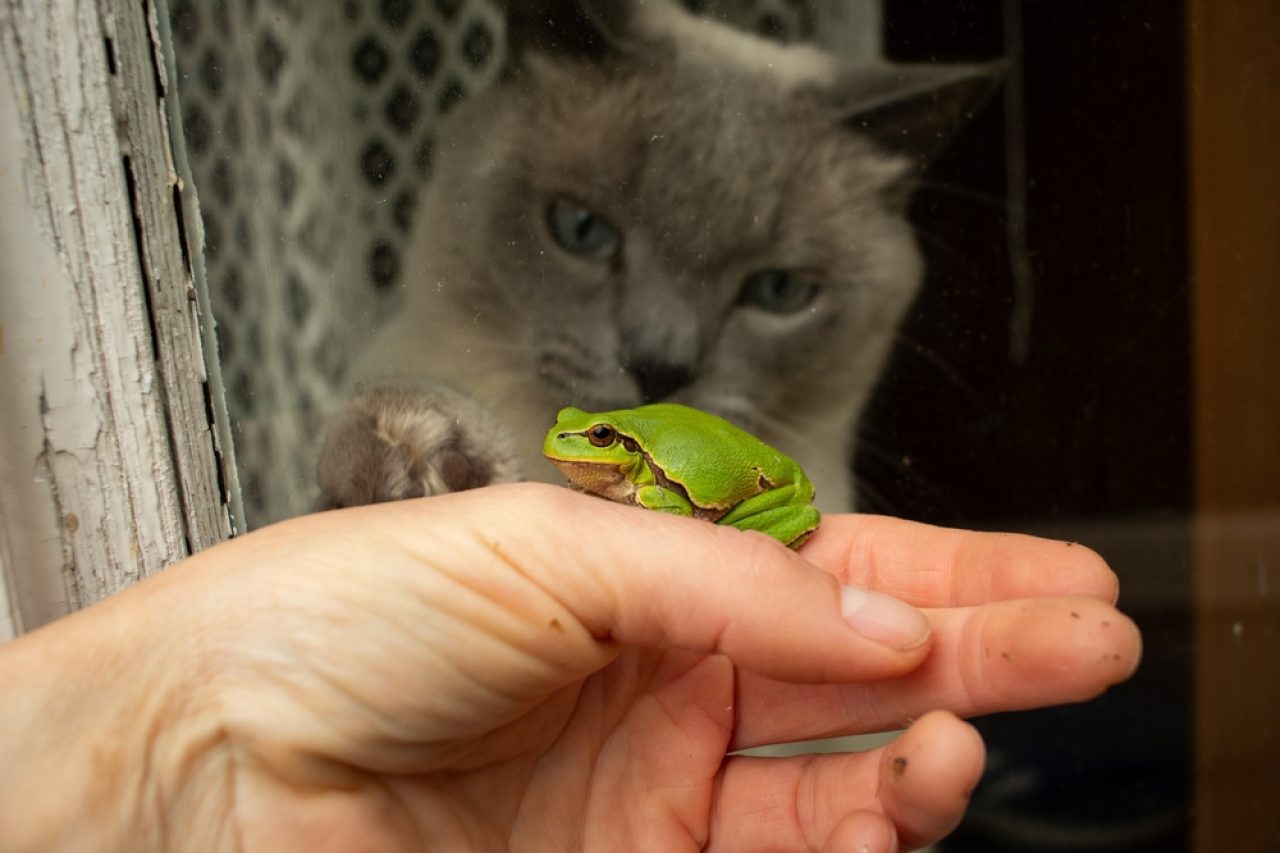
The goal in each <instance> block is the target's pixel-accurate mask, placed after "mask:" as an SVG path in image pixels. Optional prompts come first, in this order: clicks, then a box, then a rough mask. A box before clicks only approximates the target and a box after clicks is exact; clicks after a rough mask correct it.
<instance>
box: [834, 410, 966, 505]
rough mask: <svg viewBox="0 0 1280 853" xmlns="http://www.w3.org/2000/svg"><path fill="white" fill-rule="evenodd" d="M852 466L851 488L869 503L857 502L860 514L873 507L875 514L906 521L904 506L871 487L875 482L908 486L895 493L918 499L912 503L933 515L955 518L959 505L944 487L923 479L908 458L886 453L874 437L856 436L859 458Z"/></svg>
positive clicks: (907, 456)
mask: <svg viewBox="0 0 1280 853" xmlns="http://www.w3.org/2000/svg"><path fill="white" fill-rule="evenodd" d="M855 462H856V468H855V477H854V488H855V489H856V492H857V494H858V496H859V497H862V496H863V495H866V496H867V497H869V498H870V499H871V503H870V504H868V505H863V504H862V503H861V502H859V504H858V510H859V512H866V511H868V510H869V508H870V507H872V506H874V507H875V509H876V511H877V512H883V513H885V514H886V515H896V516H899V517H905V516H906V515H907V514H908V513H907V512H906V507H905V506H901V505H895V502H894V501H893V500H891V499H890V498H889V497H888V495H887V494H886V493H885V492H884V491H883V490H881V489H880V488H879V487H877V486H875V485H874V482H875V481H876V480H880V481H884V480H885V479H888V480H889V481H890V482H894V481H898V482H900V483H903V484H904V485H906V486H908V487H909V488H906V489H904V488H898V489H897V490H896V491H898V492H904V493H905V492H908V491H909V492H910V493H912V494H915V495H919V496H920V498H918V499H917V500H916V501H915V503H917V504H920V505H924V506H929V505H932V509H933V511H934V512H935V513H940V514H941V515H943V516H948V515H954V514H956V513H957V512H958V510H959V507H958V505H957V504H956V503H955V501H954V500H952V499H951V498H950V497H949V493H948V491H947V490H946V489H945V488H944V487H943V485H944V484H942V483H939V482H937V481H936V480H933V479H932V478H929V477H926V476H924V475H922V474H921V472H920V469H919V468H918V467H915V466H914V465H913V461H912V460H911V458H910V455H909V454H903V453H899V452H892V451H889V450H886V449H885V448H884V447H883V446H881V445H879V444H878V443H877V442H876V441H875V439H874V437H868V436H867V435H866V432H865V430H864V431H863V434H862V435H860V436H859V441H858V455H857V458H856V460H855Z"/></svg>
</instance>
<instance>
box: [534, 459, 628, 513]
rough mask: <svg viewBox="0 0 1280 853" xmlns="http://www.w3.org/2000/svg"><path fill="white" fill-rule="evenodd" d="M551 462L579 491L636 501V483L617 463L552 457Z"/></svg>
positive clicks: (626, 501)
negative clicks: (604, 463)
mask: <svg viewBox="0 0 1280 853" xmlns="http://www.w3.org/2000/svg"><path fill="white" fill-rule="evenodd" d="M551 462H552V464H554V465H555V466H556V467H557V468H559V469H560V471H561V473H563V474H564V475H565V477H566V478H567V479H568V480H569V485H570V486H572V487H573V488H574V489H577V490H578V491H582V492H587V493H588V494H592V495H599V496H600V497H602V498H608V499H609V500H611V501H617V502H618V503H624V504H634V503H635V502H636V500H635V495H636V484H635V483H633V482H631V481H630V480H628V479H627V478H626V477H625V476H624V475H623V473H622V470H621V469H620V468H619V467H618V466H617V465H602V464H600V463H598V462H571V461H569V460H566V459H552V460H551Z"/></svg>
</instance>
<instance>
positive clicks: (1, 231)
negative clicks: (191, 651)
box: [0, 0, 230, 633]
mask: <svg viewBox="0 0 1280 853" xmlns="http://www.w3.org/2000/svg"><path fill="white" fill-rule="evenodd" d="M147 7H149V4H147ZM147 7H144V6H140V5H139V4H135V3H131V2H127V0H99V2H97V3H83V2H75V0H10V2H7V3H6V4H4V6H3V7H0V56H2V58H3V62H2V63H0V74H2V76H0V164H4V165H3V166H0V281H3V283H4V286H3V287H0V318H3V319H4V325H5V329H6V331H5V345H4V349H3V351H2V352H0V526H2V528H0V532H2V533H3V538H0V543H3V549H0V570H3V571H4V574H5V584H4V586H3V590H4V598H3V600H2V601H0V604H4V614H5V615H6V617H7V621H4V622H0V631H3V630H4V626H5V625H9V626H11V628H10V633H12V632H13V631H17V630H22V629H27V630H29V629H31V628H33V627H36V626H37V625H40V624H43V623H44V622H47V621H50V620H51V619H53V618H56V617H58V616H60V615H62V614H64V613H66V612H68V611H69V610H71V609H75V608H76V607H80V606H83V605H85V604H88V603H92V602H93V601H96V600H98V599H99V598H102V597H104V596H106V595H110V594H111V593H113V592H115V591H117V590H119V589H120V588H122V587H124V586H126V585H128V584H130V583H132V582H134V581H136V580H138V579H139V578H142V577H145V576H147V575H149V574H152V573H153V572H156V571H159V570H160V569H161V568H163V567H164V566H166V565H169V564H170V563H172V562H174V561H176V560H177V559H180V558H181V557H182V556H184V555H185V554H186V553H187V551H188V549H189V548H200V547H204V546H205V545H208V544H212V543H213V542H216V541H218V540H220V539H221V538H224V537H225V536H226V535H228V534H229V532H230V525H229V520H228V518H227V511H226V508H225V507H224V506H223V503H222V500H221V496H220V495H218V492H217V462H216V457H215V454H214V448H213V446H212V443H211V439H210V431H209V424H208V423H207V420H206V415H205V401H204V396H203V386H202V384H201V383H202V382H203V380H204V378H205V365H204V363H203V360H202V356H201V350H200V335H199V327H200V326H199V324H200V320H199V317H198V316H197V314H196V309H195V307H194V305H193V304H192V303H191V300H190V299H189V298H188V295H187V294H188V291H189V290H190V289H191V287H192V284H191V277H190V271H189V270H187V269H186V268H185V266H184V264H183V259H182V253H181V249H180V246H179V240H178V236H177V235H178V226H177V215H178V212H177V211H176V210H175V209H174V197H173V185H172V184H171V183H170V177H171V175H172V174H173V158H172V157H171V156H170V153H169V140H168V136H167V129H166V115H165V111H166V108H167V107H166V104H165V103H164V101H163V100H162V99H161V98H160V97H158V93H157V92H156V90H155V78H156V76H157V72H156V69H155V67H154V64H153V61H154V57H155V56H157V55H159V53H162V51H160V50H159V48H158V47H157V44H156V41H155V32H156V28H155V21H154V18H152V19H151V20H148V19H147V17H146V15H147V13H148V8H147ZM100 10H105V12H103V13H102V15H101V17H100ZM150 11H151V13H152V14H154V10H153V9H151V10H150ZM107 39H109V40H110V42H111V43H112V44H113V45H114V46H115V54H116V59H117V63H116V65H117V68H116V73H114V74H113V73H111V72H110V71H109V69H108V64H107V62H106V55H105V49H106V48H105V45H106V43H107ZM159 76H160V77H161V78H162V79H163V78H164V77H165V73H164V71H163V70H161V71H160V72H159ZM125 153H127V155H128V158H129V159H128V161H127V162H126V161H125V160H124V156H123V155H124V154H125ZM127 173H128V174H129V175H131V177H132V182H131V183H130V181H129V180H127V179H126V174H127ZM135 223H140V225H141V235H142V236H141V240H139V237H138V234H137V230H136V229H135ZM140 250H141V254H140ZM148 295H149V296H150V301H151V307H152V308H154V310H155V311H156V316H155V317H152V316H151V314H150V313H149V310H148ZM174 306H178V307H179V310H174ZM183 308H185V311H184V310H182V309H183ZM166 309H168V310H166ZM153 341H154V342H155V343H154V344H153ZM153 347H154V348H155V349H153ZM155 350H158V352H159V359H158V360H157V358H156V356H155V355H154V352H155ZM215 408H216V406H215Z"/></svg>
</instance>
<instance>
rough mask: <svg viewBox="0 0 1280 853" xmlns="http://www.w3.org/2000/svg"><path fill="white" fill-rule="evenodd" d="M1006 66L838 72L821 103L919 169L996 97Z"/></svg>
mask: <svg viewBox="0 0 1280 853" xmlns="http://www.w3.org/2000/svg"><path fill="white" fill-rule="evenodd" d="M1005 67H1006V66H1005V64H1004V63H1002V62H994V63H987V64H981V65H959V64H956V65H891V64H881V65H874V66H864V67H860V68H855V69H848V70H846V71H845V72H844V73H842V74H841V75H840V77H839V79H838V81H837V83H836V85H835V86H834V87H832V88H831V89H829V90H828V91H827V92H826V95H825V100H827V101H828V103H830V104H831V105H832V107H834V108H835V109H837V110H838V111H839V116H840V118H841V120H842V121H844V123H845V124H846V125H847V126H848V127H849V128H851V129H853V130H854V131H856V132H858V133H861V134H862V135H864V136H868V137H870V138H871V139H872V140H874V141H875V142H876V143H877V144H879V145H880V146H882V147H883V148H885V149H887V150H888V151H891V152H893V153H896V154H901V155H906V156H907V157H908V158H910V159H911V160H913V161H915V162H916V163H917V164H918V165H923V164H925V163H927V162H929V161H930V160H932V159H933V158H934V157H935V156H936V155H937V154H938V153H939V152H940V151H941V150H942V149H943V148H945V147H946V145H947V143H948V142H950V141H951V138H952V136H954V135H955V133H956V131H957V130H959V128H960V127H962V126H963V125H964V123H965V122H966V121H968V120H969V119H971V118H972V117H973V116H974V114H975V113H976V112H977V111H978V110H979V109H980V108H981V107H982V106H983V105H984V104H985V102H986V101H987V100H989V99H990V98H991V97H992V95H994V94H995V92H996V90H997V89H998V88H999V85H1000V80H1001V78H1002V77H1003V76H1004V72H1005Z"/></svg>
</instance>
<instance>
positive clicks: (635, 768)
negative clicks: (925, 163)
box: [0, 485, 1139, 851]
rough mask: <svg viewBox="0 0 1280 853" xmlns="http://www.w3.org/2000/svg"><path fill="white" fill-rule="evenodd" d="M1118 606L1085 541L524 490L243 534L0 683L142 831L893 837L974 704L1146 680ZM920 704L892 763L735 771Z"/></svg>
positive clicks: (940, 808)
mask: <svg viewBox="0 0 1280 853" xmlns="http://www.w3.org/2000/svg"><path fill="white" fill-rule="evenodd" d="M815 567H817V568H815ZM842 583H852V584H861V585H865V586H866V587H868V588H870V589H872V590H879V591H881V592H887V593H890V594H892V595H894V596H897V597H899V598H901V599H903V600H904V601H907V602H910V603H912V604H915V605H918V606H920V607H923V608H926V611H925V613H926V614H927V623H926V621H925V619H924V618H923V617H922V616H920V615H919V614H918V613H915V612H914V611H912V610H911V609H910V608H907V607H905V606H903V605H901V604H898V603H897V602H894V601H893V600H891V599H888V598H886V597H885V596H882V595H877V594H871V595H870V596H866V595H863V594H860V593H857V592H849V593H843V592H842V589H841V584H842ZM1115 592H1116V584H1115V578H1114V576H1113V575H1112V574H1111V573H1110V571H1109V570H1108V569H1107V568H1106V566H1105V565H1104V564H1103V563H1102V561H1101V560H1099V559H1098V558H1097V557H1096V555H1094V554H1092V552H1090V551H1088V550H1087V549H1084V548H1081V547H1079V546H1074V547H1072V546H1068V545H1067V544H1066V543H1061V542H1048V541H1044V540H1037V539H1032V538H1029V537H1022V536H1012V535H1000V534H977V533H965V532H960V531H947V530H941V529H937V528H930V527H926V526H923V525H916V524H911V523H908V522H902V521H896V520H892V519H884V518H875V517H869V516H833V517H828V518H827V519H826V520H825V521H824V524H823V527H822V528H821V529H820V530H819V531H818V533H817V534H815V536H814V537H813V538H812V539H811V540H810V541H809V543H807V544H806V545H805V546H804V548H803V549H802V550H801V551H800V553H799V555H796V554H794V553H791V552H789V551H788V550H787V549H786V548H784V547H782V546H781V545H779V544H778V543H776V542H774V541H772V540H770V539H768V538H766V537H764V536H761V535H755V534H744V533H741V532H739V531H736V530H732V529H728V528H723V527H717V526H714V525H707V524H704V523H700V522H695V521H691V520H687V519H679V518H671V517H667V516H663V515H661V514H658V513H647V512H639V511H635V510H632V509H629V508H627V507H622V506H617V505H614V504H609V503H606V502H603V501H599V500H595V499H591V498H586V497H583V496H580V495H576V494H573V493H571V492H569V491H567V490H564V489H556V488H551V487H546V486H536V485H521V486H514V487H502V488H496V489H486V490H478V491H472V492H464V493H460V494H456V495H449V496H445V497H439V498H432V499H429V500H425V501H416V502H404V503H396V504H386V505H381V506H377V507H364V508H359V509H354V510H347V511H343V512H340V513H330V514H324V515H316V516H310V517H307V518H303V519H297V520H294V521H291V522H288V523H285V524H282V525H278V526H276V527H273V528H268V529H266V530H262V531H259V532H257V533H254V534H251V535H249V536H245V537H242V538H240V539H237V540H233V541H232V542H229V543H226V544H224V545H222V546H219V547H217V548H214V549H210V550H209V551H206V552H204V553H202V554H200V555H197V556H196V557H194V558H191V559H190V560H188V561H186V563H185V564H184V565H182V566H179V567H175V568H174V569H171V570H169V571H167V572H165V573H164V574H162V575H161V576H159V577H157V578H154V579H152V580H149V581H147V582H145V583H143V584H140V585H138V586H137V587H135V588H134V589H132V590H130V591H129V592H127V593H124V594H122V595H121V596H118V597H117V598H116V599H113V600H112V601H109V602H106V603H105V604H104V605H101V606H99V607H96V608H91V609H90V610H89V611H85V612H84V613H82V614H78V615H77V616H75V617H72V618H70V619H68V620H64V622H63V623H58V624H55V625H54V626H52V627H51V628H50V629H46V630H45V631H41V632H37V633H36V634H34V635H31V636H29V637H27V638H24V639H22V640H20V641H18V642H17V643H15V644H13V646H14V647H15V648H12V649H8V650H6V651H8V652H10V654H9V655H8V656H6V657H0V675H3V677H4V678H5V679H8V681H7V683H23V684H28V683H34V684H36V685H37V686H40V685H43V690H41V691H38V692H37V694H36V695H40V694H41V693H43V694H44V701H42V702H40V703H38V704H39V705H40V707H42V708H49V707H53V708H56V709H59V713H56V714H53V715H45V717H43V718H40V719H37V720H36V721H34V723H32V722H29V723H28V724H27V728H28V729H32V728H33V727H34V730H35V731H36V732H37V735H42V736H38V737H37V738H36V740H35V743H34V746H29V747H27V749H26V752H25V753H24V756H20V757H25V758H26V760H27V761H28V762H32V761H34V762H35V763H36V764H37V765H38V764H39V759H40V756H41V754H43V753H42V751H41V745H42V744H43V746H44V748H45V751H48V750H49V749H54V750H55V751H56V750H57V747H56V746H55V744H60V745H62V748H61V754H62V755H64V756H65V755H72V754H74V755H77V756H80V755H85V754H88V755H91V756H93V764H92V767H93V768H94V770H95V772H96V773H97V774H98V776H103V777H106V778H108V779H111V780H112V785H111V788H110V790H109V791H105V792H103V791H99V790H96V789H94V790H91V791H89V792H87V794H86V796H88V795H89V794H91V795H92V796H89V799H90V801H91V802H93V803H96V804H97V805H96V806H95V809H96V811H93V810H91V811H90V812H89V813H92V814H97V813H102V814H104V815H106V817H103V818H102V819H101V821H102V825H104V826H108V825H109V826H110V827H112V831H111V832H109V833H106V834H107V835H109V836H111V837H114V838H117V839H119V848H120V849H123V848H124V847H125V846H128V847H129V848H130V849H140V848H142V847H143V846H144V844H143V843H141V842H143V841H146V842H150V844H151V845H152V846H153V847H156V848H166V847H172V848H175V849H180V848H182V847H185V846H190V847H195V848H199V849H211V848H217V847H219V846H226V847H242V848H260V849H269V850H290V849H297V850H324V849H332V850H344V851H345V850H356V849H370V850H398V849H402V850H417V849H439V850H503V849H513V850H525V849H531V850H538V849H543V850H565V849H587V850H598V849H607V850H614V849H622V850H625V849H654V850H663V851H668V850H673V851H674V850H694V849H709V850H733V851H749V850H753V849H770V850H774V849H796V850H810V849H815V850H846V849H847V850H862V849H866V850H869V851H893V850H897V849H899V848H900V847H901V848H907V847H910V846H914V845H919V844H924V843H927V842H929V841H931V840H934V839H936V838H938V837H940V836H941V835H943V834H945V833H946V832H947V831H949V829H950V828H951V827H952V826H954V824H955V823H956V822H957V821H958V820H959V818H960V817H961V815H962V814H963V811H964V808H965V804H966V802H967V796H968V793H969V791H970V790H971V789H972V787H973V786H974V785H975V784H976V782H977V779H978V776H979V774H980V772H981V767H982V758H983V754H982V745H981V742H980V740H979V738H978V736H977V735H976V733H975V732H974V731H973V729H972V728H971V727H969V726H968V725H967V724H965V723H962V722H960V721H959V720H958V719H956V717H954V716H952V713H958V714H961V715H967V714H976V713H983V712H988V711H996V710H1008V709H1016V708H1026V707H1033V706H1037V705H1043V704H1050V703H1056V702H1065V701H1076V700H1081V699H1084V698H1088V697H1090V696H1092V695H1095V694H1096V693H1098V692H1100V691H1101V690H1102V689H1104V688H1105V687H1106V686H1108V685H1110V684H1113V683H1115V682H1117V681H1120V680H1122V679H1124V678H1125V677H1127V675H1128V674H1129V673H1130V672H1131V671H1132V669H1133V667H1134V666H1135V665H1136V662H1137V659H1138V655H1139V639H1138V635H1137V632H1136V629H1135V628H1134V627H1133V625H1132V623H1131V622H1129V621H1128V620H1127V619H1126V618H1125V617H1124V616H1122V615H1121V614H1119V613H1118V612H1117V611H1115V610H1114V608H1112V607H1111V606H1110V604H1109V602H1110V601H1112V600H1113V599H1114V595H1115ZM842 604H843V606H842ZM859 604H862V605H864V606H863V607H862V608H861V609H860V610H857V612H854V613H852V615H851V616H850V617H849V618H848V619H847V620H846V619H845V618H842V610H844V611H851V610H853V609H855V608H856V607H857V605H859ZM930 626H931V628H932V631H931V634H930V630H929V627H930ZM855 629H861V630H862V632H863V633H859V631H858V630H855ZM877 639H879V640H881V641H882V642H877V641H876V640H877ZM95 645H96V647H97V649H98V654H97V655H96V658H95V656H93V655H91V656H89V657H88V658H87V659H86V658H85V657H84V656H83V655H79V656H77V655H70V654H68V652H67V650H68V649H80V650H83V649H86V648H93V647H94V646H95ZM104 660H105V663H104ZM4 665H7V666H4ZM15 678H17V679H18V681H17V682H15V681H14V680H13V679H15ZM90 698H91V699H92V701H93V704H92V705H89V704H87V702H88V701H89V699H90ZM77 708H80V709H85V710H88V711H91V712H92V713H89V714H87V715H86V714H84V713H80V714H77ZM937 708H943V709H948V710H947V711H944V712H938V713H928V712H929V711H931V710H932V709H937ZM28 712H31V708H30V707H28ZM917 718H918V719H917ZM9 719H12V717H10V718H9ZM912 719H915V720H916V721H915V723H914V724H913V725H911V726H910V727H909V728H908V730H907V732H906V733H905V734H903V735H902V736H901V737H899V739H898V740H896V741H895V742H893V743H892V744H890V745H888V746H886V747H883V748H881V749H878V750H873V751H870V752H867V753H861V754H845V755H823V756H807V757H797V758H785V759H761V758H747V757H738V756H734V757H728V758H726V751H727V750H734V749H741V748H745V747H749V746H755V745H759V744H765V743H772V742H778V741H787V740H797V739H805V738H812V737H822V736H829V735H837V734H852V733H858V732H865V731H876V730H881V729H886V728H896V727H899V726H902V725H903V724H904V723H906V722H908V721H910V720H912ZM21 723H22V721H21V714H19V724H21ZM67 732H71V734H70V735H68V734H67ZM64 763H65V762H64ZM104 769H105V771H106V772H104ZM64 770H65V768H64ZM44 772H45V773H46V774H47V773H49V772H51V771H49V769H48V767H47V763H46V767H45V771H44ZM14 775H15V774H12V773H11V774H9V776H10V777H11V778H10V779H9V782H10V784H12V781H13V780H12V777H13V776H14ZM33 778H34V781H36V782H39V781H40V778H41V777H40V774H36V776H35V777H32V776H27V777H26V781H27V782H30V781H32V779H33ZM44 778H45V779H46V780H48V779H49V778H51V777H49V776H47V775H46V776H45V777H44ZM55 778H56V777H55ZM134 782H136V784H133V783H134ZM0 784H3V783H0ZM86 784H87V783H86ZM35 790H41V789H40V788H39V787H36V788H35ZM50 790H58V789H57V788H51V789H50ZM61 792H62V793H63V794H69V793H72V792H68V790H67V788H66V787H64V788H63V789H62V791H61ZM8 793H9V792H8V791H0V802H3V801H10V800H12V797H10V796H7V794H8ZM68 799H71V800H72V801H74V800H75V799H77V798H76V797H68ZM36 813H37V814H38V810H37V812H36ZM0 818H3V819H0V827H4V826H13V825H14V818H15V815H12V814H7V813H6V814H0ZM4 831H5V830H3V829H0V833H3V832H4ZM64 837H65V836H64ZM71 837H72V838H73V839H74V838H75V837H76V836H75V835H74V833H73V834H72V836H71ZM51 838H54V839H56V836H50V835H48V834H45V835H43V836H39V837H38V838H37V841H39V843H41V844H42V845H43V846H41V847H40V848H39V849H56V845H55V844H54V843H52V842H51V841H50V839H51ZM98 840H99V841H101V837H99V839H98ZM0 846H5V845H3V844H0ZM94 846H95V848H96V849H110V848H109V846H108V845H105V844H100V843H99V844H95V845H94ZM6 849H10V848H9V847H6ZM12 849H20V848H19V847H18V846H16V845H14V846H13V847H12Z"/></svg>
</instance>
